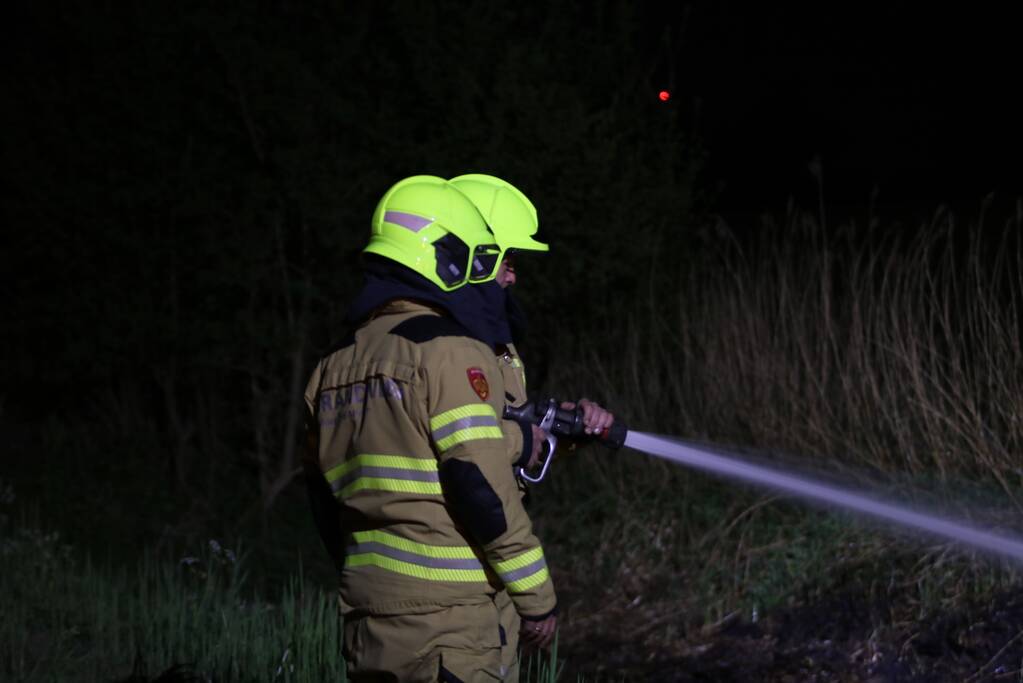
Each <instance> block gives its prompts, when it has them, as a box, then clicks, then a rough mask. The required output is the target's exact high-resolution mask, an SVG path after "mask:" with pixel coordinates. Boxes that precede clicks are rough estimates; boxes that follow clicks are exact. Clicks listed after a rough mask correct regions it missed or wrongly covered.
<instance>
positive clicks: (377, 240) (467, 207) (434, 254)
mask: <svg viewBox="0 0 1023 683" xmlns="http://www.w3.org/2000/svg"><path fill="white" fill-rule="evenodd" d="M363 252H364V253H371V254H377V255H378V256H383V257H384V258H388V259H391V260H392V261H397V262H398V263H400V264H402V265H403V266H406V267H407V268H410V269H412V270H414V271H415V272H417V273H419V274H420V275H422V276H423V277H425V278H426V279H427V280H429V281H430V282H432V283H434V284H435V285H437V286H438V287H440V288H441V289H442V290H444V291H446V292H450V291H451V290H454V289H458V288H459V287H462V286H463V285H465V284H466V283H468V282H486V281H487V280H492V279H493V278H494V277H495V276H496V274H497V266H498V264H499V263H500V260H499V255H500V248H499V247H498V245H497V242H496V240H495V238H494V234H493V233H492V232H490V230H489V229H488V228H487V224H486V222H485V221H484V220H483V217H482V216H481V215H480V212H479V211H478V210H477V209H476V207H475V206H474V205H473V203H472V202H471V201H470V200H469V198H468V197H466V196H465V195H464V194H462V192H461V191H459V190H458V189H457V188H456V187H455V186H454V185H453V184H452V183H450V182H448V181H447V180H444V179H443V178H439V177H437V176H431V175H417V176H412V177H409V178H405V179H404V180H399V181H398V182H397V183H395V184H394V185H392V186H391V188H390V189H389V190H388V191H387V192H386V193H385V194H384V196H383V197H382V198H381V199H380V201H379V202H378V203H377V207H376V210H375V211H374V212H373V222H372V231H371V233H370V238H369V244H367V245H366V247H365V249H363Z"/></svg>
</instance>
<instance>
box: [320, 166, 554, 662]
mask: <svg viewBox="0 0 1023 683" xmlns="http://www.w3.org/2000/svg"><path fill="white" fill-rule="evenodd" d="M499 256H500V249H499V247H498V246H497V245H496V243H495V241H494V238H493V235H492V234H491V233H490V231H489V230H488V229H487V226H486V223H485V222H484V220H483V218H482V217H481V216H480V214H479V212H478V211H477V210H476V208H475V207H474V206H473V204H472V203H471V202H470V201H469V200H468V199H467V198H466V197H465V195H464V194H462V193H461V192H460V191H459V190H457V189H456V188H455V187H454V186H453V185H452V184H451V183H449V182H447V181H445V180H443V179H441V178H437V177H434V176H414V177H411V178H406V179H404V180H402V181H400V182H398V183H396V184H395V185H394V186H393V187H391V188H390V189H389V190H388V191H387V193H385V195H384V196H383V198H382V199H381V200H380V202H379V203H378V205H377V207H376V210H375V212H374V215H373V219H372V232H371V237H370V240H369V244H368V245H367V246H366V248H365V249H364V268H365V274H366V284H365V285H364V287H363V289H362V291H361V292H360V293H359V295H358V296H357V297H356V299H355V301H354V302H353V303H352V305H351V307H350V309H349V312H348V316H347V319H348V321H349V322H350V323H351V324H352V326H353V330H352V332H351V333H349V334H348V335H347V336H346V338H344V339H343V340H341V341H340V342H339V343H338V344H337V345H336V347H335V348H334V350H332V351H331V352H330V353H328V354H327V355H326V356H324V357H323V358H322V359H321V360H320V361H319V363H318V364H317V365H316V368H315V370H314V371H313V373H312V376H311V378H310V380H309V383H308V386H307V389H306V392H305V400H306V404H307V407H308V411H309V425H310V426H309V430H308V437H309V448H308V450H307V458H306V472H307V480H308V482H309V487H310V495H311V499H312V502H313V511H314V516H315V519H316V523H317V526H318V528H319V530H320V533H321V536H322V537H323V539H324V542H325V543H326V545H327V548H328V550H329V551H330V552H331V555H332V557H333V558H334V560H335V562H336V563H337V565H338V568H339V570H340V575H341V577H340V591H339V603H340V609H341V612H342V614H343V616H344V642H343V652H344V655H345V658H346V660H347V664H348V677H349V679H350V680H352V681H368V680H372V681H385V680H386V681H403V682H404V681H413V682H414V681H437V680H441V681H459V680H462V681H476V680H505V681H514V680H517V679H518V654H517V647H518V640H519V630H520V622H521V623H523V624H526V626H524V627H523V630H524V631H526V632H528V633H530V634H533V635H532V641H531V642H533V643H535V644H536V645H539V646H543V647H546V646H547V645H549V644H550V642H551V639H552V638H553V635H554V631H555V628H556V625H557V618H556V616H555V610H556V607H557V600H556V596H555V592H554V586H553V584H552V582H551V578H550V573H549V571H548V569H547V565H546V560H545V558H544V553H543V548H542V547H541V545H540V542H539V540H538V539H537V538H536V536H535V535H534V534H533V532H532V528H531V522H530V519H529V517H528V515H527V514H526V512H525V510H524V508H523V507H522V502H521V500H520V496H519V495H518V489H517V485H516V482H515V478H514V474H513V466H515V465H518V466H522V465H526V464H527V463H529V462H530V461H531V460H532V461H533V462H535V460H536V458H537V457H538V454H539V445H540V443H541V442H542V441H543V439H544V438H545V436H546V435H545V434H544V433H543V432H542V431H541V430H540V429H539V428H537V427H536V426H535V425H523V424H519V423H514V422H509V421H507V420H502V419H501V418H500V417H499V416H500V415H501V412H502V408H503V403H504V400H505V386H504V380H503V377H502V373H501V369H500V368H499V367H498V365H497V359H496V357H495V355H494V352H493V348H494V344H495V333H494V331H493V329H491V326H490V325H489V324H488V322H487V320H488V318H487V316H485V315H483V312H484V311H483V306H484V299H483V298H482V296H481V292H482V291H483V290H482V289H477V288H476V287H475V286H474V285H475V284H479V283H483V282H485V281H488V280H492V279H493V278H494V277H495V276H496V271H497V268H498V266H499V264H500V258H499ZM513 460H514V462H513ZM335 501H336V502H335Z"/></svg>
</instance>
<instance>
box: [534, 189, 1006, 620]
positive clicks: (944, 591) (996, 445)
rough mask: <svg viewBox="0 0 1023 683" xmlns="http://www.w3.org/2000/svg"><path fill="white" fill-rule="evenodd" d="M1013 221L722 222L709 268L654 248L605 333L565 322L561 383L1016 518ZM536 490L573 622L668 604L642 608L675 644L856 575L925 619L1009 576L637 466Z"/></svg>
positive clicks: (1001, 518)
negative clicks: (752, 229)
mask: <svg viewBox="0 0 1023 683" xmlns="http://www.w3.org/2000/svg"><path fill="white" fill-rule="evenodd" d="M1021 228H1023V205H1021V206H1018V207H1017V209H1016V212H1015V214H1014V215H1013V216H1012V217H1011V218H1010V219H1009V220H1007V221H1006V222H1004V224H1001V225H998V226H991V225H986V224H985V223H984V220H983V217H981V219H978V220H975V221H973V222H962V221H960V220H958V219H957V218H956V217H954V216H952V215H951V214H949V213H947V212H944V211H938V212H936V214H935V215H934V217H933V218H932V220H930V221H929V222H927V223H926V224H923V225H920V226H916V227H912V228H905V227H903V228H898V227H893V226H886V225H884V224H882V223H880V222H876V221H874V222H871V223H870V224H868V225H859V226H858V225H855V224H849V225H846V226H844V227H841V228H839V229H836V230H830V231H826V230H825V229H823V227H822V225H821V221H820V220H818V219H817V218H816V217H815V216H814V215H812V214H809V213H805V212H800V211H797V210H795V209H793V210H791V211H790V212H789V214H788V215H787V216H786V217H785V219H784V220H782V221H778V222H775V223H771V222H765V224H764V225H763V226H762V229H761V230H760V231H759V232H758V234H757V235H756V236H755V237H754V238H753V239H750V240H744V241H743V242H741V243H740V241H739V240H736V239H733V238H731V237H729V235H728V233H727V232H722V233H721V235H722V238H721V239H719V240H718V241H717V242H716V244H715V246H714V247H713V248H712V249H710V250H709V251H708V253H706V254H704V255H702V257H701V258H700V259H699V260H698V261H697V262H695V263H684V264H683V265H682V266H681V267H677V266H678V264H675V263H671V262H670V261H671V259H670V258H663V257H662V258H655V259H652V260H651V263H650V264H649V265H650V267H649V268H648V269H643V272H644V273H646V274H647V276H648V278H649V282H650V283H651V285H650V286H649V288H648V291H647V294H646V295H645V296H642V297H639V298H638V299H636V300H633V301H630V302H629V304H628V307H627V308H625V309H624V310H619V311H616V312H615V313H616V314H615V315H611V316H608V317H607V318H606V322H605V323H604V324H603V325H601V324H599V323H597V324H595V325H594V328H596V329H588V330H586V331H585V333H579V332H578V331H576V330H561V331H559V332H558V338H557V341H558V343H556V344H554V345H553V348H554V349H555V352H556V353H560V354H561V355H560V357H559V358H558V359H557V360H556V361H555V362H552V363H551V367H552V368H553V371H552V372H551V376H550V379H549V381H548V383H547V385H548V386H550V387H556V388H557V391H558V392H559V393H562V394H565V395H568V396H577V395H590V396H595V397H597V398H599V399H601V400H603V401H604V402H606V404H607V405H609V406H610V407H611V408H612V409H614V410H616V412H617V413H618V414H619V415H621V416H622V417H623V418H624V419H626V420H627V421H628V422H629V424H630V426H632V427H634V428H637V429H640V430H643V431H652V432H663V433H668V434H674V435H680V436H685V437H689V438H695V439H701V440H706V441H711V442H715V443H721V444H727V445H732V446H740V447H747V448H752V449H758V450H760V451H761V453H766V454H767V457H771V458H774V459H775V460H776V461H777V462H778V463H779V464H780V465H782V466H793V467H798V468H800V469H803V470H809V471H811V472H814V471H815V472H818V473H820V474H821V475H823V476H830V477H839V478H842V479H844V480H846V481H849V482H850V483H852V484H854V485H856V486H858V487H860V488H862V487H864V486H873V487H875V488H881V489H883V490H884V492H885V493H887V494H888V495H898V496H900V497H901V498H902V499H904V500H910V499H918V500H921V501H925V502H928V503H935V502H941V503H943V504H945V505H946V506H947V507H948V508H951V509H952V510H954V511H955V512H957V513H969V514H973V513H977V516H978V518H979V517H980V516H981V515H980V513H979V512H978V510H977V506H978V504H981V505H982V506H984V507H986V508H987V510H986V511H985V515H986V517H985V519H987V520H988V521H991V522H993V523H996V524H1000V525H1003V526H1004V527H1008V528H1010V529H1011V528H1019V527H1020V521H1021V518H1020V515H1019V513H1020V511H1021V507H1020V506H1021V503H1023V500H1021V496H1020V494H1019V488H1020V483H1021V481H1023V480H1021V477H1023V470H1021V469H1020V453H1021V447H1023V424H1021V421H1023V348H1021V342H1020V336H1021V333H1023V329H1021V314H1023V309H1021V306H1023V268H1021V266H1023V240H1021V235H1020V229H1021ZM676 267H677V269H676ZM669 269H674V270H669ZM665 281H668V282H671V283H674V284H673V285H672V286H664V285H656V286H655V285H654V284H653V283H663V282H665ZM528 360H529V359H528V358H527V361H528ZM545 486H547V488H546V489H544V490H543V491H541V492H538V493H537V496H536V497H537V499H538V500H539V507H540V511H541V515H542V516H543V518H542V520H541V522H540V527H541V532H542V534H543V535H544V538H545V541H546V539H547V538H550V539H551V540H550V544H551V545H552V548H551V551H550V554H551V555H552V558H553V560H552V564H554V566H555V567H558V566H559V563H560V566H561V571H562V576H561V577H560V578H561V582H560V585H561V586H562V587H563V588H564V592H565V593H566V595H568V596H569V598H568V601H569V602H570V604H573V605H575V608H576V611H575V614H576V615H577V617H578V620H579V621H578V624H579V627H580V628H582V629H586V628H590V627H593V624H594V623H595V622H597V621H599V620H600V614H601V610H604V612H605V613H614V609H613V608H610V607H608V606H609V605H617V606H618V607H620V608H622V609H623V610H624V609H626V608H636V609H639V607H637V606H638V605H641V604H646V603H649V602H656V601H658V600H661V601H669V602H671V607H670V608H665V609H664V610H662V611H663V614H661V612H659V611H658V610H656V609H653V610H652V612H651V614H650V615H649V618H650V619H652V620H654V621H655V622H656V623H661V622H659V621H657V620H658V619H660V618H661V617H663V618H664V619H667V620H668V621H669V622H670V623H673V624H676V626H677V629H676V632H677V633H680V632H684V631H685V630H686V629H687V628H688V627H687V626H686V624H687V623H689V622H690V621H691V622H692V623H707V622H711V621H714V620H717V619H720V618H722V617H724V616H726V615H728V614H730V613H732V612H734V611H735V610H746V611H747V616H750V615H749V614H748V612H749V610H750V608H751V606H753V607H755V606H756V604H757V603H760V605H761V606H763V604H764V603H765V602H766V603H771V604H795V603H798V602H799V601H801V600H809V599H811V596H813V595H817V596H819V595H820V592H821V590H837V589H838V588H839V586H837V585H836V582H839V581H843V580H848V581H849V582H850V583H855V582H859V583H860V584H861V588H862V586H866V587H867V588H866V589H864V590H869V591H874V597H878V598H881V599H882V602H883V601H886V600H894V601H899V600H901V601H902V602H901V603H900V604H901V605H902V608H903V611H904V613H917V614H923V613H925V612H926V611H927V610H928V609H932V608H934V607H935V606H936V605H941V606H943V607H948V606H949V605H951V604H963V603H964V602H965V601H968V600H970V599H973V598H978V599H982V598H983V597H984V596H987V595H991V594H992V593H993V592H995V591H997V590H1000V589H1002V588H1004V587H1005V586H1007V585H1015V584H1014V582H1016V581H1017V580H1018V575H1017V573H1016V572H1015V571H1014V570H1013V569H1012V568H1011V567H1006V566H1002V565H999V564H998V563H997V562H993V563H988V561H987V560H984V559H981V558H972V557H971V556H970V555H969V554H968V553H965V554H963V553H960V552H959V551H958V550H957V549H955V548H952V547H949V546H947V545H941V544H938V545H933V544H931V545H926V544H924V545H914V544H913V543H912V542H907V541H906V539H904V538H901V537H899V536H896V535H893V534H888V533H887V530H883V529H875V528H870V527H865V526H858V525H855V524H850V523H849V521H848V520H846V519H844V518H841V517H835V516H829V515H821V514H820V513H819V512H818V511H816V510H814V511H810V510H806V509H804V508H802V507H801V506H798V505H793V504H791V503H790V502H787V501H779V500H777V499H776V498H775V497H774V496H773V495H772V494H770V493H764V492H758V491H750V490H748V489H746V488H745V487H741V486H736V485H734V484H731V483H727V482H725V483H722V482H719V481H716V480H713V479H711V478H709V477H706V476H704V475H699V474H694V473H692V472H687V471H685V470H683V469H682V468H678V467H674V466H671V465H668V464H666V463H663V462H658V461H653V460H651V459H646V458H643V457H637V454H635V453H631V454H630V453H628V452H626V453H623V454H620V455H619V456H612V455H611V454H607V453H604V452H602V451H601V450H600V449H599V448H597V447H593V448H591V449H590V452H589V454H588V455H580V456H578V457H565V458H562V459H561V460H560V461H557V462H556V463H555V467H554V468H553V470H552V481H551V482H549V483H547V484H545ZM963 496H969V499H967V498H963ZM959 501H961V502H962V504H961V505H960V504H959ZM971 511H972V512H971ZM975 560H976V561H975ZM843 577H844V578H843ZM597 596H600V597H597ZM644 601H646V602H644ZM892 613H894V612H892ZM876 618H877V619H879V620H882V621H883V620H884V619H890V618H891V617H890V614H889V615H887V616H885V615H877V616H876ZM568 623H569V625H571V619H570V620H569V621H568ZM662 630H663V629H662Z"/></svg>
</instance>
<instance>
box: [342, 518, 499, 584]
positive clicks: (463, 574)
mask: <svg viewBox="0 0 1023 683" xmlns="http://www.w3.org/2000/svg"><path fill="white" fill-rule="evenodd" d="M352 536H353V539H354V541H355V543H354V544H353V545H350V546H348V548H347V549H346V551H345V567H346V568H347V567H361V566H367V565H371V566H374V567H379V568H381V569H386V570H388V571H392V572H395V573H398V574H404V575H406V576H413V577H416V578H419V579H426V580H428V581H456V582H460V583H467V582H469V583H486V581H487V575H486V572H485V571H484V569H483V565H482V564H481V563H480V561H479V559H477V557H476V553H474V552H473V550H472V548H470V547H469V546H439V545H427V544H426V543H417V542H415V541H410V540H408V539H405V538H402V537H400V536H396V535H394V534H389V533H387V532H384V531H356V532H355V533H354V534H352Z"/></svg>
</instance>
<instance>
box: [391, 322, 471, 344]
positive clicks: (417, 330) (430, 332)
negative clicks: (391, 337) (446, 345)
mask: <svg viewBox="0 0 1023 683" xmlns="http://www.w3.org/2000/svg"><path fill="white" fill-rule="evenodd" d="M390 334H396V335H398V336H399V337H403V338H405V339H408V340H409V341H410V342H414V343H416V344H422V343H423V342H428V341H430V340H431V339H436V338H437V337H470V338H473V339H475V337H473V336H472V334H471V333H470V332H469V330H467V329H465V328H464V327H462V326H461V325H460V324H458V323H457V322H455V321H454V320H452V319H451V318H446V317H444V316H442V315H417V316H416V317H414V318H409V319H408V320H405V321H402V322H400V323H398V324H397V325H395V326H394V327H393V328H391V331H390Z"/></svg>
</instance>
